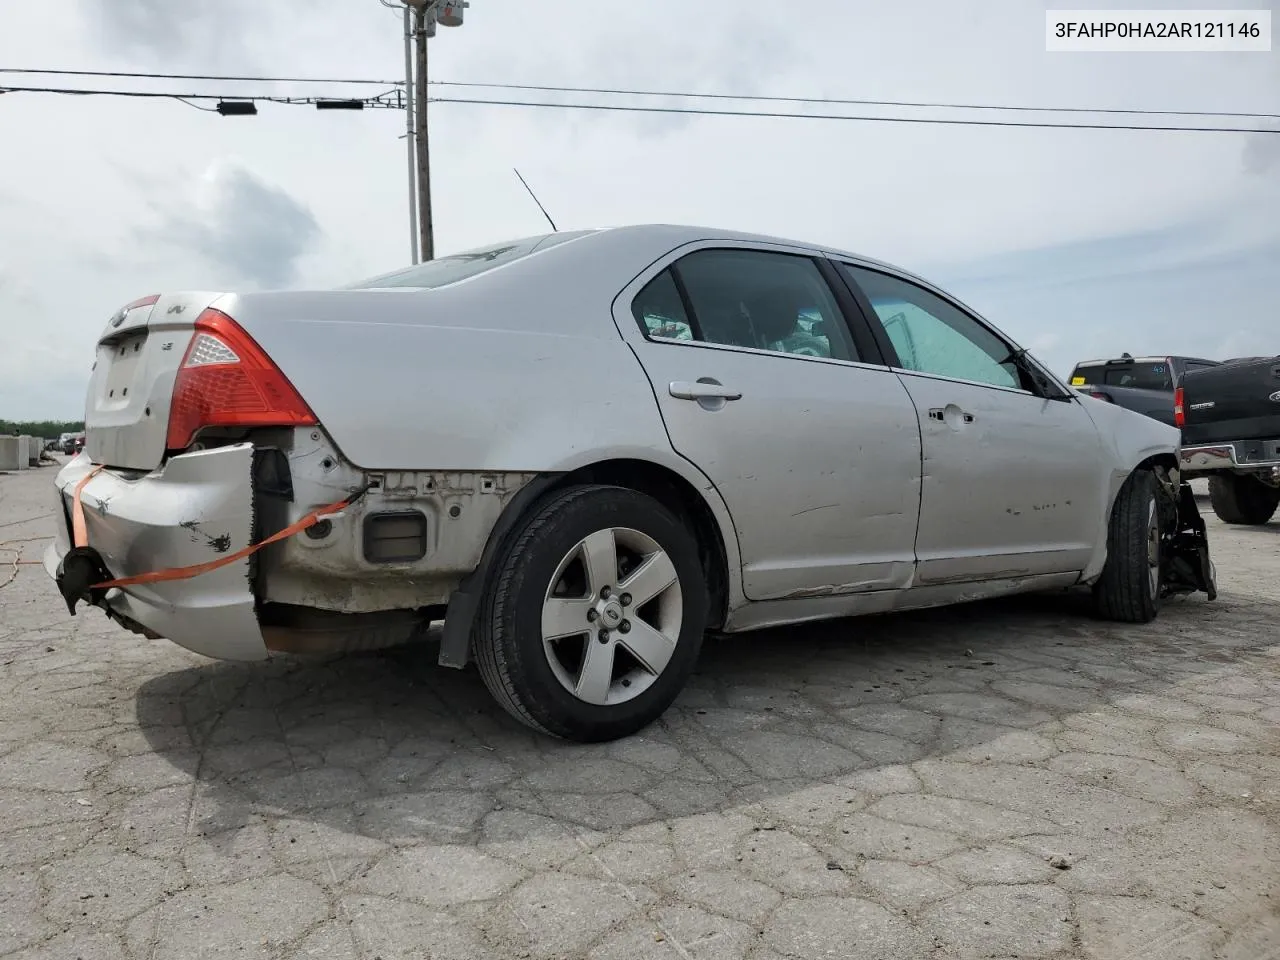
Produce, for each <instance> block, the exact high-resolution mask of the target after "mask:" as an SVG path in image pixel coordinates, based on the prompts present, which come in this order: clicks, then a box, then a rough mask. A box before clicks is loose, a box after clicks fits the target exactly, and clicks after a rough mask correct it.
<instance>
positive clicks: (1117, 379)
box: [1071, 353, 1217, 426]
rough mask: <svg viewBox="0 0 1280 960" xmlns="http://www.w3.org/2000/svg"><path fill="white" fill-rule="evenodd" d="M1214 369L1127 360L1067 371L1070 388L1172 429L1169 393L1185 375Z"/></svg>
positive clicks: (1176, 361)
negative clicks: (1069, 378)
mask: <svg viewBox="0 0 1280 960" xmlns="http://www.w3.org/2000/svg"><path fill="white" fill-rule="evenodd" d="M1214 366H1217V361H1216V360H1202V359H1200V358H1199V357H1136V358H1135V357H1131V356H1130V355H1129V354H1127V353H1126V354H1122V355H1121V356H1120V357H1119V358H1118V359H1115V360H1087V361H1085V362H1084V363H1078V364H1076V368H1075V369H1074V370H1073V371H1071V386H1073V387H1075V389H1076V390H1078V391H1080V392H1081V393H1086V394H1088V395H1089V396H1091V397H1094V398H1096V399H1098V400H1105V401H1107V402H1108V403H1114V404H1116V406H1120V407H1124V408H1125V409H1126V410H1133V411H1135V412H1137V413H1141V414H1145V415H1146V416H1148V417H1151V418H1152V419H1153V420H1159V421H1160V422H1161V423H1167V424H1169V426H1174V422H1173V392H1174V390H1175V389H1176V388H1177V386H1178V384H1179V383H1180V382H1181V381H1182V378H1183V376H1184V375H1185V374H1187V373H1189V372H1190V371H1192V370H1207V369H1209V368H1210V367H1214Z"/></svg>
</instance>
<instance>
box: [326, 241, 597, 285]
mask: <svg viewBox="0 0 1280 960" xmlns="http://www.w3.org/2000/svg"><path fill="white" fill-rule="evenodd" d="M588 233H591V231H590V230H578V231H576V232H573V233H548V234H544V235H542V236H538V237H526V238H525V239H523V240H511V241H509V242H507V243H500V244H497V245H495V246H492V247H486V248H484V249H482V250H467V251H464V252H463V253H455V254H453V255H452V256H448V257H438V258H437V259H435V260H428V261H427V262H426V263H420V264H418V265H417V266H414V267H409V268H407V269H405V270H397V271H396V272H394V273H386V274H383V275H382V276H380V277H374V278H372V279H371V280H362V281H360V282H359V283H353V284H351V285H350V286H349V287H347V288H346V289H348V290H376V289H380V288H383V287H413V288H417V289H420V290H431V289H434V288H436V287H443V286H446V285H448V284H450V283H457V282H458V281H459V280H466V279H467V278H468V277H474V276H477V275H479V274H481V273H484V272H485V271H487V270H492V269H493V268H494V267H500V266H502V265H503V264H505V263H512V262H513V261H515V260H519V259H521V258H523V257H527V256H529V254H531V253H537V252H538V251H540V250H548V249H550V248H551V247H555V246H558V245H560V244H562V243H565V242H567V241H569V240H576V239H577V238H578V237H585V236H586V235H587V234H588Z"/></svg>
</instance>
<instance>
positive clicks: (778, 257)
mask: <svg viewBox="0 0 1280 960" xmlns="http://www.w3.org/2000/svg"><path fill="white" fill-rule="evenodd" d="M631 309H632V313H633V314H634V315H635V318H636V321H637V322H638V323H639V324H640V326H641V329H642V330H643V331H644V333H645V335H646V336H647V337H649V338H650V339H653V340H696V341H702V342H704V343H717V344H722V345H724V346H731V347H746V348H748V349H752V350H768V351H770V352H773V353H786V354H791V355H792V356H802V357H819V358H823V359H836V360H856V359H857V356H856V353H855V350H854V347H853V343H852V341H851V339H850V337H849V334H848V329H847V327H846V326H845V321H844V315H843V314H842V313H841V312H840V307H839V305H838V304H837V302H836V299H835V296H834V294H833V293H832V292H831V288H830V287H829V286H827V282H826V280H825V279H823V276H822V273H821V271H820V270H819V269H818V266H817V264H815V263H814V262H813V260H811V259H809V258H808V257H803V256H796V255H794V254H785V253H773V252H767V251H763V250H744V249H732V250H699V251H696V252H694V253H691V254H689V255H687V256H685V257H683V258H681V259H680V260H679V261H677V262H676V263H675V264H674V265H673V266H672V267H670V268H668V269H667V270H664V271H663V272H662V273H660V274H658V276H657V277H655V278H654V279H653V280H651V281H649V283H648V284H647V285H646V286H645V288H644V289H643V290H641V291H640V293H639V294H638V295H637V296H636V298H635V300H634V301H633V302H632V307H631Z"/></svg>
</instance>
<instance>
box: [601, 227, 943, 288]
mask: <svg viewBox="0 0 1280 960" xmlns="http://www.w3.org/2000/svg"><path fill="white" fill-rule="evenodd" d="M590 232H591V233H595V234H614V235H619V234H626V235H629V236H631V237H634V238H635V239H636V240H649V239H652V240H655V241H657V240H661V241H663V242H671V241H675V242H674V244H673V246H681V245H683V244H686V243H698V242H703V241H708V240H710V241H715V240H732V241H735V242H740V243H763V244H779V245H782V246H788V247H803V248H805V249H808V250H814V251H817V252H819V253H823V254H826V255H827V256H831V257H838V258H841V259H845V260H856V261H858V262H859V263H863V264H866V265H868V266H873V267H881V268H883V269H885V270H887V271H890V272H892V273H897V274H900V275H902V276H904V277H910V278H912V279H914V280H919V281H921V282H923V283H925V284H927V285H929V286H933V284H932V283H930V282H929V281H928V280H926V279H925V278H924V277H921V276H919V275H917V274H915V273H913V272H912V271H910V270H907V269H905V268H904V267H900V266H897V265H896V264H893V263H888V262H887V261H884V260H877V259H876V258H874V257H868V256H866V255H865V254H861V253H855V252H853V251H852V250H842V249H840V248H839V247H831V246H827V245H826V244H822V243H814V242H813V241H811V240H797V239H795V238H792V237H778V236H773V235H771V234H767V233H751V232H748V231H745V230H733V229H728V228H725V227H706V226H696V225H693V224H682V223H637V224H626V225H619V226H606V227H596V228H593V229H591V231H590ZM584 239H586V238H584Z"/></svg>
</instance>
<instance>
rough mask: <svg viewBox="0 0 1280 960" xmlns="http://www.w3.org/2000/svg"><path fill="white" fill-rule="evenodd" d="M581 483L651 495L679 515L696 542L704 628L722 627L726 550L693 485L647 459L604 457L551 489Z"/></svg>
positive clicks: (726, 595) (712, 516) (726, 589)
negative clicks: (704, 606) (703, 597)
mask: <svg viewBox="0 0 1280 960" xmlns="http://www.w3.org/2000/svg"><path fill="white" fill-rule="evenodd" d="M583 483H603V484H609V485H611V486H615V487H626V488H627V489H630V490H635V491H636V492H637V493H644V494H647V495H649V496H651V497H653V498H654V499H655V500H657V501H658V502H660V503H662V504H663V505H665V506H667V507H669V508H671V509H674V510H675V511H676V512H678V513H679V514H680V515H681V517H682V518H683V519H684V520H685V521H686V522H687V523H688V524H689V526H690V527H692V528H693V532H694V536H695V537H696V538H697V541H698V556H699V558H700V559H701V561H702V571H703V574H704V576H705V577H706V580H707V593H708V599H709V604H708V609H707V627H708V628H710V629H719V628H720V627H722V626H724V621H725V617H726V616H727V614H728V605H729V575H728V570H729V561H728V553H727V552H726V550H725V546H724V537H723V536H722V535H721V533H720V525H719V524H718V523H717V522H716V518H715V514H713V513H712V512H711V508H710V507H709V506H707V501H706V500H705V499H703V497H702V494H700V493H699V492H698V491H697V489H696V488H695V487H694V486H693V484H691V483H690V482H689V481H688V480H686V479H685V478H684V477H682V476H680V474H678V473H676V472H675V471H674V470H669V469H667V468H666V467H662V466H659V465H658V464H656V463H650V462H648V461H647V460H604V461H601V462H600V463H593V464H591V465H590V466H586V467H580V468H579V469H577V470H574V471H573V472H572V473H566V474H564V475H563V476H562V477H560V478H559V480H558V482H557V483H556V484H555V486H554V487H553V488H552V489H558V488H561V487H566V486H576V485H578V484H583Z"/></svg>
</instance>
